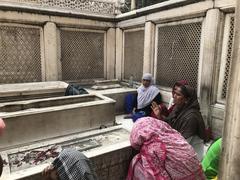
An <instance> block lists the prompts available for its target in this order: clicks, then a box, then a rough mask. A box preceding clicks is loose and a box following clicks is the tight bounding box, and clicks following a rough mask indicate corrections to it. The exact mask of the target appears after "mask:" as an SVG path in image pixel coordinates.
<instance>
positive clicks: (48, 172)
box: [42, 164, 54, 180]
mask: <svg viewBox="0 0 240 180" xmlns="http://www.w3.org/2000/svg"><path fill="white" fill-rule="evenodd" d="M53 171H54V166H53V165H52V164H51V165H49V166H47V167H46V168H44V170H43V171H42V176H43V177H44V180H51V174H52V172H53Z"/></svg>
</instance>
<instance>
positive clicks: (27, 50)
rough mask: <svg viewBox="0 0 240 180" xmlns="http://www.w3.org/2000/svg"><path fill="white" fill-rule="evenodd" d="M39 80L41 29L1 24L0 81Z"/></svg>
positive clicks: (40, 73) (40, 79) (40, 71)
mask: <svg viewBox="0 0 240 180" xmlns="http://www.w3.org/2000/svg"><path fill="white" fill-rule="evenodd" d="M39 81H42V69H41V51H40V29H38V28H32V27H18V26H8V25H2V24H0V83H23V82H39Z"/></svg>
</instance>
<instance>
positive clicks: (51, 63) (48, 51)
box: [44, 22, 59, 81]
mask: <svg viewBox="0 0 240 180" xmlns="http://www.w3.org/2000/svg"><path fill="white" fill-rule="evenodd" d="M44 51H45V74H46V81H57V80H59V78H58V54H57V27H56V24H55V23H52V22H47V23H46V24H45V26H44Z"/></svg>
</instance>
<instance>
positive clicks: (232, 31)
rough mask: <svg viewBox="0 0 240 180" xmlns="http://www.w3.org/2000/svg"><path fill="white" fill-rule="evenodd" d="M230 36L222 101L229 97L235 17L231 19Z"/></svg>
mask: <svg viewBox="0 0 240 180" xmlns="http://www.w3.org/2000/svg"><path fill="white" fill-rule="evenodd" d="M229 27H230V28H229V36H228V44H227V56H226V64H225V70H224V80H223V85H222V94H221V97H222V99H225V98H226V95H227V86H228V79H229V74H230V66H231V61H232V48H233V36H234V17H231V18H230V26H229Z"/></svg>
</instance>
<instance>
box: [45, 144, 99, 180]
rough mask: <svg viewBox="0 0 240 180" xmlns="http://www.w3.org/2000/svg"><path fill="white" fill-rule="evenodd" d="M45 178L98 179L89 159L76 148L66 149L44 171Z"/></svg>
mask: <svg viewBox="0 0 240 180" xmlns="http://www.w3.org/2000/svg"><path fill="white" fill-rule="evenodd" d="M42 174H43V176H44V178H45V180H96V179H97V177H96V175H95V173H94V171H93V169H92V166H91V163H90V161H89V159H88V158H87V157H86V156H84V154H82V153H81V152H79V151H77V150H75V149H65V150H63V151H62V152H61V153H60V154H59V156H58V157H57V158H56V159H55V160H54V161H53V162H52V164H51V165H50V166H48V167H46V168H45V169H44V170H43V172H42Z"/></svg>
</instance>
